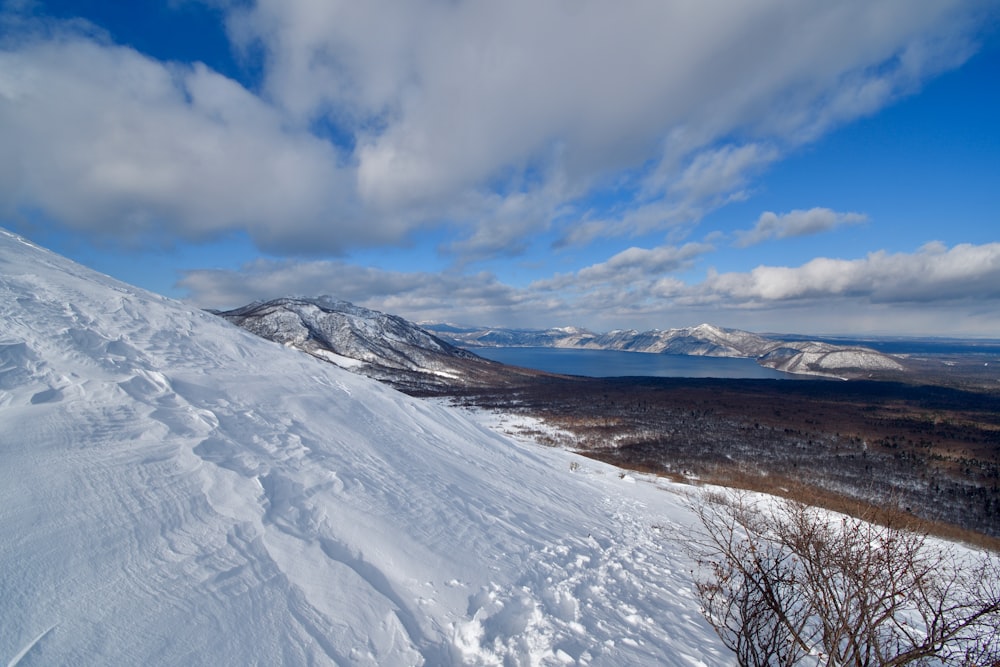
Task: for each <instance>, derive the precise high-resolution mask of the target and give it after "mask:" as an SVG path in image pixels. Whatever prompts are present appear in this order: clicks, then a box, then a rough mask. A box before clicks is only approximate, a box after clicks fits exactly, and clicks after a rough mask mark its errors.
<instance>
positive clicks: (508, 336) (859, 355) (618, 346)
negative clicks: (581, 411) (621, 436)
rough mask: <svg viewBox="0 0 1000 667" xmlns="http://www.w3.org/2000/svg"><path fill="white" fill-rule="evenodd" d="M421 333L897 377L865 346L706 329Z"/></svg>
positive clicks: (489, 343)
mask: <svg viewBox="0 0 1000 667" xmlns="http://www.w3.org/2000/svg"><path fill="white" fill-rule="evenodd" d="M424 328H425V329H428V330H429V331H432V332H435V333H437V334H438V335H439V336H440V337H442V338H444V339H446V340H448V341H450V342H451V343H453V344H455V345H461V346H465V347H473V348H474V347H558V348H573V349H582V350H619V351H624V352H646V353H653V354H681V355H690V356H706V357H741V358H749V359H754V360H756V361H757V363H758V364H760V365H761V366H765V367H767V368H773V369H775V370H779V371H785V372H788V373H804V374H810V375H824V376H837V377H843V376H852V377H853V376H857V375H865V374H869V373H872V372H876V371H878V372H897V371H899V372H901V371H904V370H905V367H904V366H903V364H902V363H901V362H900V360H899V359H898V358H897V357H894V356H892V355H888V354H885V353H882V352H879V351H877V350H873V349H871V348H867V347H861V346H854V345H835V344H832V343H828V342H822V341H810V340H800V339H780V338H771V337H766V336H761V335H759V334H755V333H750V332H749V331H740V330H739V329H723V328H720V327H716V326H712V325H711V324H700V325H698V326H696V327H684V328H679V329H667V330H660V329H652V330H649V331H636V330H634V329H628V330H616V331H609V332H608V333H603V334H598V333H594V332H592V331H588V330H586V329H580V328H577V327H563V328H556V329H545V330H533V329H496V328H463V327H456V326H453V325H448V324H440V325H439V324H429V325H424Z"/></svg>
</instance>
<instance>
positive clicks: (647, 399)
mask: <svg viewBox="0 0 1000 667" xmlns="http://www.w3.org/2000/svg"><path fill="white" fill-rule="evenodd" d="M219 314H220V315H221V316H222V317H224V318H226V319H228V320H230V321H231V322H233V323H235V324H238V325H240V326H242V327H244V328H247V329H249V330H250V331H253V332H255V333H257V334H258V335H261V336H264V337H266V338H270V339H271V340H274V341H276V342H280V343H282V344H283V345H286V346H291V347H295V348H297V349H300V350H302V351H304V352H307V353H309V354H311V355H312V356H315V357H318V358H320V359H323V360H325V361H328V362H331V363H334V364H338V365H341V366H344V367H345V368H348V369H350V370H352V371H354V372H356V373H360V374H363V375H367V376H369V377H372V378H375V379H378V380H380V381H382V382H384V383H387V384H389V385H391V386H393V387H395V388H396V389H399V390H401V391H403V392H405V393H407V394H410V395H412V396H417V397H432V396H433V397H445V398H447V399H448V400H449V401H451V402H452V403H455V404H457V405H461V406H464V407H468V408H474V409H477V410H488V411H495V412H499V413H506V414H511V415H523V416H526V417H530V418H533V419H536V420H541V421H542V422H543V423H544V424H546V426H547V429H548V430H546V431H545V432H541V431H539V432H528V433H519V434H518V435H522V436H528V437H530V438H532V439H534V440H536V441H538V442H541V443H543V444H548V445H551V446H556V447H560V448H565V449H570V450H574V451H577V452H579V453H582V454H584V455H586V456H588V457H591V458H593V459H597V460H601V461H604V462H607V463H611V464H613V465H616V466H619V467H621V468H624V469H631V470H637V471H642V472H646V473H653V474H656V475H660V476H665V477H668V478H670V479H672V480H674V481H683V482H686V483H689V484H718V485H723V486H730V487H736V488H743V489H750V490H755V491H763V492H767V493H772V494H778V495H786V496H791V497H794V498H798V499H802V500H806V501H807V502H809V503H810V504H816V505H822V506H825V507H829V508H831V509H838V510H850V508H851V507H852V506H856V505H857V503H861V504H863V505H864V504H868V505H876V506H882V505H886V504H891V505H898V506H899V507H900V508H901V509H902V510H904V511H905V512H907V513H909V514H910V515H912V517H913V518H914V519H916V520H919V521H921V522H924V524H925V527H926V529H927V530H928V531H930V532H934V533H936V534H939V535H943V536H947V537H951V538H959V539H964V540H970V541H974V542H979V543H985V544H990V545H992V546H1000V374H998V373H1000V364H997V363H991V362H995V360H996V358H997V354H996V351H995V349H993V348H991V347H985V348H982V349H983V351H982V352H977V351H976V350H977V349H978V348H976V347H972V348H971V350H970V349H969V348H962V347H961V346H957V345H951V346H948V347H946V348H943V349H935V347H934V346H933V345H929V346H928V345H924V346H923V347H926V348H928V349H929V351H926V350H925V351H920V347H921V346H919V345H917V346H914V347H913V349H915V350H917V351H919V353H906V354H902V353H895V354H887V353H884V352H879V351H877V350H875V349H873V348H872V347H867V346H864V345H860V344H858V342H856V341H835V342H831V341H813V340H808V339H803V340H795V339H791V338H787V337H786V338H777V337H775V338H770V339H765V338H763V337H761V336H758V335H756V334H751V333H749V332H742V331H737V330H730V329H720V328H717V327H712V326H709V325H702V326H699V327H693V328H690V329H671V330H667V331H658V332H644V333H642V334H640V333H638V332H612V333H611V334H605V335H602V336H596V335H594V334H591V333H590V332H586V331H585V330H581V329H576V328H563V329H551V330H546V331H518V330H475V331H474V332H472V333H470V332H469V331H464V332H463V331H459V330H456V329H455V328H454V327H447V326H437V327H428V328H427V329H423V328H421V327H418V326H417V325H415V324H413V323H411V322H407V321H406V320H403V319H402V318H398V317H395V316H391V315H385V314H383V313H379V312H377V311H371V310H367V309H364V308H360V307H357V306H354V305H353V304H349V303H345V302H339V301H336V300H334V299H331V298H328V297H319V298H316V299H279V300H276V301H271V302H268V303H259V304H251V305H249V306H246V307H244V308H241V309H237V310H235V311H229V312H225V313H219ZM431 332H434V333H431ZM473 336H475V340H476V341H478V343H479V344H480V345H486V344H489V345H492V346H495V347H507V348H516V347H521V346H524V345H528V344H530V345H533V346H541V347H542V348H549V349H550V350H551V351H552V352H554V353H567V352H570V351H572V352H574V353H576V354H578V355H579V354H587V353H594V354H600V353H601V352H597V351H595V350H598V349H600V350H606V349H608V348H628V347H631V348H632V349H636V348H637V346H638V345H639V343H640V342H641V343H642V345H643V347H642V349H644V350H645V352H644V353H643V354H638V353H636V354H637V357H643V356H646V355H648V357H649V359H650V362H651V363H652V362H653V361H655V360H657V359H658V358H660V357H661V354H660V353H657V352H655V350H656V349H660V348H663V349H666V350H669V349H674V350H686V351H687V353H688V354H686V355H684V356H681V357H678V358H681V359H687V360H695V359H707V361H711V359H708V358H716V359H718V358H726V357H728V358H729V360H731V361H736V360H738V359H739V360H744V361H747V362H749V361H750V360H751V359H755V360H756V361H757V363H758V364H759V365H761V366H764V367H768V366H772V365H773V362H774V361H775V360H776V359H779V358H780V359H785V360H786V361H788V363H791V364H792V366H793V367H794V368H795V369H797V375H795V376H794V377H796V378H798V379H795V380H775V379H756V378H747V379H743V378H734V377H730V378H724V379H723V378H707V377H691V378H681V377H646V376H633V377H583V376H580V375H566V374H558V373H550V372H544V371H541V370H536V369H528V368H521V367H517V366H511V365H505V364H501V363H497V362H495V361H490V360H487V359H484V358H482V357H479V356H477V355H476V354H474V353H473V350H476V349H482V348H478V347H475V346H470V348H471V349H462V348H461V347H458V345H460V344H463V343H464V344H469V343H470V341H472V340H473ZM897 346H898V344H897ZM789 360H792V361H789ZM792 362H794V363H792ZM785 365H786V366H787V365H788V364H785ZM830 375H832V376H834V377H824V376H830ZM788 377H791V376H788ZM845 380H847V381H845Z"/></svg>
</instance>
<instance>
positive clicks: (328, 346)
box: [216, 296, 537, 392]
mask: <svg viewBox="0 0 1000 667" xmlns="http://www.w3.org/2000/svg"><path fill="white" fill-rule="evenodd" d="M216 314H217V315H219V316H220V317H223V318H225V319H226V320H228V321H230V322H232V323H233V324H236V325H238V326H241V327H243V328H244V329H246V330H247V331H250V332H252V333H255V334H257V335H258V336H261V337H263V338H266V339H268V340H272V341H274V342H276V343H281V344H282V345H287V346H289V347H294V348H296V349H299V350H302V351H303V352H306V353H308V354H311V355H313V356H314V357H318V358H320V359H322V360H324V361H328V362H332V363H334V364H337V365H338V366H341V367H342V368H348V369H350V370H352V371H355V372H358V373H361V374H363V375H366V376H368V377H371V378H375V379H377V380H382V381H384V382H388V383H389V384H391V385H392V386H394V387H396V388H397V389H404V390H409V391H418V392H419V391H420V390H426V389H430V388H433V387H436V386H449V387H456V386H469V385H484V384H485V385H488V386H493V387H496V386H502V385H503V384H504V383H505V382H506V381H507V380H509V379H514V378H515V377H521V378H523V377H524V376H525V375H529V374H531V373H530V372H528V371H525V370H518V369H514V368H511V367H509V366H504V365H503V364H499V363H497V362H494V361H489V360H487V359H483V358H482V357H479V356H477V355H475V354H473V353H471V352H468V351H466V350H463V349H461V348H458V347H455V346H454V345H451V344H450V343H447V342H445V341H443V340H441V339H440V338H438V337H437V336H434V335H432V334H430V333H428V332H427V331H424V330H423V329H421V328H420V327H418V326H417V325H416V324H413V323H412V322H408V321H407V320H404V319H403V318H401V317H398V316H396V315H387V314H385V313H380V312H378V311H375V310H369V309H368V308H362V307H360V306H356V305H354V304H352V303H348V302H346V301H338V300H335V299H333V298H332V297H329V296H321V297H318V298H302V297H289V298H283V299H274V300H272V301H266V302H260V303H252V304H250V305H248V306H243V307H242V308H237V309H235V310H228V311H224V312H217V313H216ZM536 375H537V374H536Z"/></svg>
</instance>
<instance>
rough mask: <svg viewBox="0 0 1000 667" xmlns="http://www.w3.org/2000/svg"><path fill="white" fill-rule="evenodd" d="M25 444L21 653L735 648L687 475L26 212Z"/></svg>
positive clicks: (188, 657)
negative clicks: (627, 463) (294, 328)
mask: <svg viewBox="0 0 1000 667" xmlns="http://www.w3.org/2000/svg"><path fill="white" fill-rule="evenodd" d="M571 463H574V464H575V465H573V466H571ZM573 468H576V469H575V470H574V469H573ZM0 470H2V471H3V482H2V484H0V664H2V663H3V662H4V661H6V664H8V665H29V664H45V665H108V664H118V665H143V664H158V665H249V664H262V665H276V664H286V665H294V664H339V665H417V664H426V665H459V664H472V665H476V664H489V665H501V664H506V665H558V664H581V665H585V664H591V665H643V664H647V665H699V664H704V665H721V664H731V659H730V657H729V656H728V654H727V653H726V652H725V650H724V649H722V648H721V646H720V644H719V642H718V640H717V639H716V637H715V635H714V634H713V633H712V631H711V630H710V628H709V627H708V626H707V624H706V623H705V622H704V621H703V620H702V619H701V617H700V616H699V613H698V605H697V603H696V602H695V601H694V600H693V598H692V591H691V583H690V581H689V577H688V569H689V563H688V562H687V559H686V558H685V557H684V556H682V555H681V550H680V542H681V540H683V539H684V536H685V535H687V534H688V533H689V532H690V529H689V525H690V523H691V522H692V518H691V516H690V514H689V513H688V512H687V511H686V510H685V509H684V508H683V503H682V501H681V499H680V497H679V496H677V495H676V494H675V493H673V492H672V491H671V490H670V489H669V488H664V487H661V486H657V485H656V484H654V483H652V482H646V481H641V480H640V481H638V482H637V481H636V480H635V479H633V478H632V477H631V476H625V477H624V478H620V477H619V474H618V473H617V472H616V471H615V470H614V469H611V468H607V467H604V466H602V465H600V464H597V463H593V462H590V461H587V460H583V459H578V458H576V457H574V456H573V455H572V454H570V453H568V452H565V451H561V450H554V449H542V448H539V447H537V446H535V445H531V444H524V443H517V442H513V441H510V440H508V439H506V438H504V437H502V436H500V435H497V434H494V433H493V432H490V431H488V430H486V429H485V428H483V427H481V426H479V425H477V424H476V423H475V422H473V421H472V420H470V419H469V418H467V417H465V416H463V415H462V414H460V413H457V412H455V411H452V410H450V409H448V408H445V407H442V406H438V405H436V404H431V403H426V402H420V401H419V400H416V399H411V398H408V397H406V396H404V395H402V394H400V393H398V392H396V391H394V390H392V389H390V388H388V387H385V386H383V385H380V384H378V383H376V382H374V381H372V380H369V379H367V378H364V377H361V376H358V375H355V374H351V373H349V372H346V371H344V370H342V369H339V368H337V367H335V366H333V365H331V364H325V363H322V362H320V361H317V360H316V359H313V358H311V357H309V356H307V355H303V354H301V353H299V352H297V351H294V350H289V349H286V348H283V347H282V346H280V345H276V344H274V343H271V342H268V341H265V340H262V339H260V338H258V337H256V336H253V335H251V334H249V333H247V332H245V331H243V330H241V329H238V328H237V327H234V326H231V325H229V324H227V323H225V322H224V321H222V320H221V319H219V318H217V317H215V316H213V315H211V314H208V313H202V312H197V311H194V310H191V309H188V308H186V307H184V306H182V305H180V304H178V303H176V302H173V301H170V300H167V299H164V298H161V297H158V296H155V295H151V294H149V293H145V292H143V291H141V290H138V289H135V288H132V287H129V286H127V285H123V284H121V283H118V282H116V281H113V280H111V279H109V278H107V277H105V276H101V275H99V274H96V273H94V272H92V271H90V270H88V269H85V268H83V267H81V266H79V265H76V264H74V263H72V262H70V261H68V260H66V259H64V258H61V257H59V256H57V255H54V254H52V253H49V252H47V251H45V250H42V249H39V248H37V247H35V246H33V245H31V244H30V243H28V242H26V241H24V240H22V239H20V238H18V237H16V236H14V235H11V234H9V233H6V232H3V231H2V230H0Z"/></svg>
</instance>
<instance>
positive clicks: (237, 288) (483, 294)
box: [178, 260, 566, 326]
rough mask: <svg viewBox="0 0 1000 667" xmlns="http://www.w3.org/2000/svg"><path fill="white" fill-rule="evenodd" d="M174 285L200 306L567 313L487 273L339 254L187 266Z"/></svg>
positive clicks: (447, 316) (499, 315)
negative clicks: (385, 265) (302, 303)
mask: <svg viewBox="0 0 1000 667" xmlns="http://www.w3.org/2000/svg"><path fill="white" fill-rule="evenodd" d="M178 286H179V287H181V288H183V289H185V290H187V291H188V292H189V293H190V297H189V298H190V300H191V301H192V302H194V303H195V304H197V305H198V306H199V307H203V308H216V309H230V308H235V307H238V306H241V305H245V304H247V303H250V302H251V301H255V300H258V299H264V300H266V299H275V298H279V297H283V296H290V295H299V296H317V295H320V294H331V295H333V296H335V297H337V298H339V299H344V300H346V301H351V302H353V303H356V304H359V305H363V306H366V307H369V308H374V309H376V310H381V311H383V312H387V313H393V314H399V315H402V316H404V317H407V318H409V319H411V320H414V321H432V322H457V323H474V324H479V323H487V324H500V323H504V326H518V325H522V326H526V325H529V324H530V323H533V322H537V321H538V319H539V318H540V317H542V316H544V315H545V314H548V316H552V317H560V316H563V315H565V314H566V311H565V304H564V303H563V302H562V301H560V300H558V299H556V298H553V297H552V296H551V295H540V294H533V293H531V292H528V291H525V290H521V289H517V288H514V287H511V286H508V285H504V284H503V283H501V282H500V281H498V280H497V279H496V277H495V276H494V275H492V274H490V273H486V272H479V273H475V274H471V275H469V274H458V273H448V272H445V273H429V272H402V271H386V270H383V269H376V268H372V267H363V266H358V265H356V264H350V263H347V262H341V261H328V260H317V261H288V260H284V261H278V260H257V261H254V262H251V263H249V264H247V265H245V266H243V267H241V268H240V269H239V270H205V269H199V270H191V271H186V272H184V275H183V277H182V278H181V280H180V282H179V283H178Z"/></svg>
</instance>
